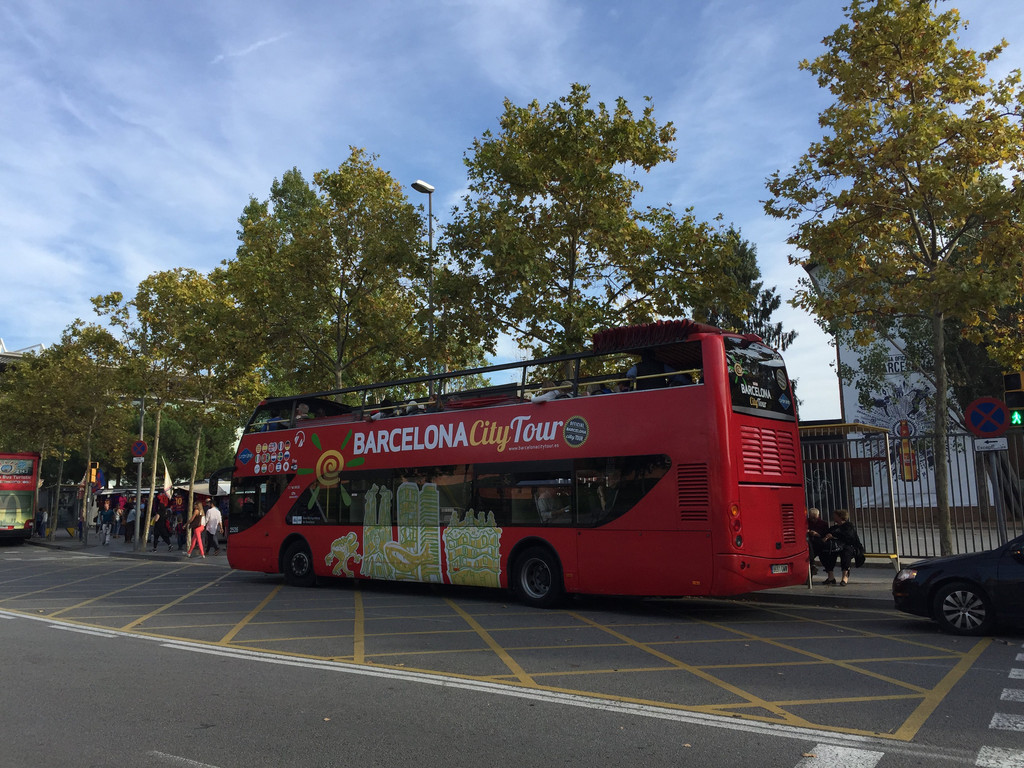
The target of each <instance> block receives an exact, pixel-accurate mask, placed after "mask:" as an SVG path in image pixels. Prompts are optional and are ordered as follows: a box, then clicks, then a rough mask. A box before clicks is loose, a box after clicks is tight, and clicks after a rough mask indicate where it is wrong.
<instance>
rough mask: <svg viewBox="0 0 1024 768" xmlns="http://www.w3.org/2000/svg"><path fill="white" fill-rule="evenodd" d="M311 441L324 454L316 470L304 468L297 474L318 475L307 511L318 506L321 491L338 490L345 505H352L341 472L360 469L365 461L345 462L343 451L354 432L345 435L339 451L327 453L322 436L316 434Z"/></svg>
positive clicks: (361, 458)
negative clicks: (315, 505) (321, 440)
mask: <svg viewBox="0 0 1024 768" xmlns="http://www.w3.org/2000/svg"><path fill="white" fill-rule="evenodd" d="M309 439H310V440H311V441H312V443H313V445H315V446H316V447H317V450H319V451H321V452H322V453H321V454H320V456H319V458H317V460H316V468H315V469H310V468H308V467H304V468H302V469H300V470H298V471H297V472H296V474H299V475H312V474H314V473H315V474H316V484H315V485H314V486H313V492H312V493H311V494H310V495H309V506H308V507H307V509H312V508H313V505H314V504H316V500H317V498H318V497H319V496H320V490H321V489H323V490H329V489H331V488H337V489H338V493H340V494H341V498H342V500H343V501H344V502H345V504H351V503H352V498H351V497H350V496H349V495H348V491H347V490H346V489H345V486H344V485H342V484H341V472H342V470H345V469H351V468H352V467H358V466H360V465H361V464H362V463H363V461H364V460H365V459H364V458H363V457H362V456H360V457H358V458H355V459H351V460H349V461H348V462H346V461H345V454H344V453H343V451H344V450H345V448H346V447H347V446H348V444H349V441H350V440H351V439H352V430H351V429H350V430H349V431H348V434H347V435H345V439H344V440H343V441H342V442H341V446H340V447H339V448H338V449H337V450H335V449H333V448H330V449H328V450H326V451H325V450H324V448H323V446H322V445H321V444H320V436H319V435H318V434H317V433H316V432H314V433H313V434H312V435H310V437H309Z"/></svg>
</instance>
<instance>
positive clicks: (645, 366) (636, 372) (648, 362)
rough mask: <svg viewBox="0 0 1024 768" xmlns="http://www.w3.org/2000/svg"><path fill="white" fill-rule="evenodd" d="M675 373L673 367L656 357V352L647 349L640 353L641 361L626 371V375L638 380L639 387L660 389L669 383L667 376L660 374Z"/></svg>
mask: <svg viewBox="0 0 1024 768" xmlns="http://www.w3.org/2000/svg"><path fill="white" fill-rule="evenodd" d="M664 373H673V370H672V368H670V367H669V366H667V365H665V364H664V363H662V362H660V361H659V360H658V359H657V358H655V357H654V353H653V352H651V351H650V350H645V351H643V352H641V353H640V362H639V363H637V364H636V365H634V366H633V367H632V368H630V369H629V370H628V371H626V376H627V377H628V378H630V379H633V380H634V381H635V382H636V388H637V389H658V388H659V387H664V386H665V385H666V383H667V381H666V378H665V377H664V376H661V375H659V374H664Z"/></svg>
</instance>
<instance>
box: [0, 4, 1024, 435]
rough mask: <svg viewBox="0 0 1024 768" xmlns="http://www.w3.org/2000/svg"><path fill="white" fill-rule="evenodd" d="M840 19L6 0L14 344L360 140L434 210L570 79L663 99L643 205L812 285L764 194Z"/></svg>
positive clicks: (829, 383) (198, 259)
mask: <svg viewBox="0 0 1024 768" xmlns="http://www.w3.org/2000/svg"><path fill="white" fill-rule="evenodd" d="M959 6H960V8H961V11H962V13H963V15H964V16H965V17H967V18H972V19H975V23H974V24H972V26H971V28H970V30H969V34H970V40H969V43H970V44H971V45H974V46H975V47H977V48H979V49H980V48H987V47H990V46H991V45H992V44H994V43H995V42H996V39H997V37H998V36H999V35H1002V36H1006V37H1007V38H1009V39H1010V40H1011V42H1015V43H1017V45H1016V46H1011V48H1010V50H1009V51H1008V52H1007V54H1005V55H1004V60H1003V61H1001V62H1000V63H999V67H997V68H994V71H993V74H998V72H1002V71H1005V69H1006V67H1007V66H1009V65H1010V64H1014V63H1016V64H1019V63H1020V62H1021V61H1022V60H1024V58H1022V57H1024V50H1022V49H1024V20H1022V18H1024V17H1022V15H1021V14H1019V13H1016V12H1015V11H1016V4H1015V3H1011V0H984V2H983V1H982V0H963V1H962V2H961V3H959ZM840 20H841V10H840V6H839V5H837V4H830V3H821V2H820V0H793V2H788V3H764V2H758V1H755V0H729V2H706V3H699V4H697V3H665V2H662V1H661V0H635V1H634V2H631V3H629V4H613V3H594V2H589V1H585V0H550V1H548V2H542V3H522V2H518V1H517V0H500V1H496V2H488V3H478V2H469V1H468V0H446V1H444V2H439V3H437V2H435V3H417V2H412V3H410V2H398V1H397V0H381V2H375V3H370V4H362V5H355V4H341V3H335V2H327V1H324V0H311V2H308V3H300V4H295V3H287V2H283V1H282V0H270V2H266V3H259V4H256V5H253V4H251V3H244V2H241V0H224V1H223V2H218V3H200V2H196V1H195V0H185V1H184V2H180V3H172V4H151V3H130V2H125V0H96V2H91V3H87V4H74V3H57V2H52V0H41V1H40V0H9V2H7V3H5V4H4V6H3V7H2V8H0V98H2V100H3V103H4V105H5V115H6V119H5V120H3V121H2V122H0V146H2V147H3V148H4V151H3V154H2V155H0V234H2V235H3V237H2V239H0V262H2V265H3V272H2V273H0V336H2V337H3V338H4V341H5V343H6V344H7V346H8V347H11V348H20V347H27V346H30V345H33V344H37V343H47V344H49V343H52V342H54V341H55V340H57V339H58V338H59V336H60V332H61V330H62V329H63V328H64V327H65V326H67V325H68V324H69V323H70V322H72V321H73V320H74V319H75V317H83V318H85V319H88V320H92V319H93V315H92V312H91V307H90V304H89V297H91V296H94V295H98V294H101V293H107V292H109V291H112V290H120V291H122V292H124V293H126V294H128V295H131V294H133V293H134V291H135V289H136V287H137V284H138V282H139V280H140V279H142V278H143V277H145V276H146V275H148V274H150V273H151V272H153V271H156V270H162V269H171V268H174V267H179V266H189V267H194V268H198V269H203V270H206V269H210V268H212V267H214V266H216V265H217V264H218V263H219V262H220V261H221V260H223V259H226V258H229V257H231V256H232V254H233V253H234V250H235V247H236V245H237V243H236V237H235V231H236V229H237V217H238V216H239V214H240V213H241V211H242V208H243V207H244V206H245V204H246V202H247V201H248V198H249V196H250V195H254V196H256V197H259V198H265V197H266V196H267V194H268V192H269V189H270V184H271V181H272V180H273V179H274V178H275V177H280V176H281V174H282V173H284V172H285V171H286V170H288V169H289V168H291V167H293V166H297V167H298V168H299V169H300V170H302V172H303V173H304V174H305V175H306V176H307V178H308V177H310V176H312V174H313V173H314V172H315V171H317V170H319V169H321V168H335V167H337V166H338V165H339V164H340V163H341V162H343V161H344V160H345V158H346V157H347V156H348V152H349V146H350V145H355V146H360V147H365V148H367V149H368V150H369V151H370V152H372V153H375V154H377V155H379V157H380V160H379V162H380V164H381V165H382V167H384V168H386V169H387V170H389V171H391V172H392V173H393V175H394V176H395V177H396V178H397V179H399V180H400V181H401V182H402V183H403V184H406V185H408V184H410V183H411V182H412V181H413V180H415V179H417V178H423V179H426V180H427V181H429V182H430V183H432V184H434V185H435V187H436V188H437V193H436V194H435V195H434V198H435V199H434V213H435V215H436V216H437V218H438V219H439V221H440V223H442V224H443V223H444V222H445V221H446V220H447V217H448V211H449V210H450V208H451V206H452V205H454V204H456V203H457V202H458V199H459V197H460V196H461V195H462V194H463V193H464V191H465V188H466V175H465V169H464V167H463V164H462V158H463V153H464V152H465V151H466V149H467V148H468V147H469V146H470V145H471V143H472V141H473V139H474V138H475V137H478V136H480V135H481V134H482V133H483V132H484V131H485V130H486V129H488V128H491V129H493V128H495V127H496V122H497V117H498V116H499V115H500V114H501V112H502V101H503V99H505V98H511V99H512V100H513V101H514V102H515V103H517V104H525V103H526V102H528V101H531V100H533V99H537V100H538V101H540V102H541V103H542V104H544V103H547V102H549V101H552V100H554V99H557V98H558V97H560V96H562V95H565V94H566V93H568V91H569V86H570V84H571V83H572V82H582V83H587V84H590V85H591V86H592V91H593V94H594V96H595V98H596V99H600V100H604V101H606V102H611V101H613V100H614V99H615V98H616V97H618V96H623V97H625V98H626V99H627V100H628V101H629V103H630V106H631V107H633V109H634V111H639V110H640V109H642V107H643V103H642V97H643V96H647V95H649V96H651V97H653V99H654V107H655V113H656V115H657V117H658V119H659V120H672V121H674V122H675V123H676V125H677V127H678V130H679V134H678V142H677V148H678V151H679V158H680V159H679V162H677V163H676V164H674V166H671V167H659V168H658V169H656V170H655V172H654V173H652V174H649V175H647V176H644V177H642V178H641V181H642V183H644V185H645V188H646V192H645V199H644V203H650V204H658V205H661V204H664V203H666V202H668V201H671V202H673V204H674V205H675V206H676V207H677V209H678V208H682V207H685V206H687V205H694V206H696V210H697V215H698V216H700V217H702V218H710V217H712V216H714V215H715V214H717V213H719V212H721V213H722V214H723V215H724V217H725V220H726V221H727V222H733V223H735V224H736V225H737V226H738V227H740V229H741V230H742V232H743V234H744V236H745V237H747V239H749V240H750V241H751V242H753V243H754V244H755V245H756V246H757V248H758V253H759V256H760V259H761V266H762V270H763V272H764V275H765V278H766V281H767V282H768V283H769V284H773V285H776V286H778V288H779V291H780V293H781V294H782V295H783V296H784V297H789V296H790V295H792V291H793V287H794V286H795V283H796V280H797V279H799V277H800V276H801V275H800V274H799V271H798V270H797V269H796V268H794V267H791V266H789V265H788V264H787V262H786V256H787V255H788V253H789V252H790V249H789V247H788V246H786V244H785V238H786V236H787V234H788V230H787V227H786V225H785V224H784V223H781V222H777V221H774V220H770V219H767V218H766V217H765V215H764V213H763V210H762V208H761V204H760V203H759V202H758V201H759V200H761V199H763V198H764V197H765V196H766V192H765V190H764V178H765V176H766V175H767V174H768V173H770V172H771V171H772V170H774V169H776V168H780V169H786V168H788V167H790V166H791V165H792V164H793V163H794V162H795V161H796V159H797V158H798V157H799V155H800V154H801V153H802V152H803V151H804V150H805V149H806V147H807V144H808V143H809V141H810V140H812V139H813V138H814V134H815V132H816V131H817V130H818V129H817V124H816V115H817V113H818V111H820V109H821V107H822V105H823V104H824V103H825V97H826V95H823V94H822V93H821V92H820V91H819V90H818V88H817V86H816V84H815V83H814V82H813V78H811V77H810V75H808V74H807V73H802V72H799V71H798V70H797V67H796V65H797V61H798V60H799V59H800V58H803V57H805V56H813V55H815V53H816V52H818V50H820V41H821V38H822V37H824V36H825V35H826V34H828V33H830V32H831V31H832V29H834V27H835V26H836V24H837V23H838V22H839V21H840ZM1015 38H1016V39H1015ZM997 70H998V71H997ZM12 116H13V119H12ZM410 196H411V199H413V201H414V202H416V203H424V202H425V201H424V200H422V197H421V196H417V195H415V194H414V193H412V192H410ZM782 319H783V321H784V322H785V323H786V324H787V326H789V327H795V328H797V329H798V330H800V333H801V336H800V338H799V339H798V341H797V343H796V345H795V346H794V347H793V348H792V349H791V350H790V352H789V354H788V359H789V365H790V371H791V374H792V375H793V376H794V377H797V378H798V379H799V380H800V383H801V391H800V394H801V396H802V397H803V399H804V401H805V402H804V411H803V412H804V415H805V416H806V417H813V418H818V417H825V416H829V415H838V394H837V389H836V387H835V376H834V372H833V371H832V370H831V369H830V368H829V362H830V361H831V360H832V359H833V358H834V353H833V351H832V350H831V348H829V347H828V346H827V343H826V341H825V339H824V337H823V336H822V335H821V332H820V331H819V330H818V329H817V328H816V327H815V326H814V325H813V323H812V322H811V321H810V319H809V318H807V317H806V316H805V315H804V314H803V313H800V312H797V311H796V310H792V309H787V310H786V311H785V313H784V314H783V315H782ZM501 354H502V355H505V356H509V357H511V356H514V355H515V351H514V350H512V349H511V348H509V345H508V344H505V343H503V344H502V345H501ZM833 393H835V394H833ZM812 414H813V416H812Z"/></svg>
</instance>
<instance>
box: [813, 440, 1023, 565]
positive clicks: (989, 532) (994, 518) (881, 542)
mask: <svg viewBox="0 0 1024 768" xmlns="http://www.w3.org/2000/svg"><path fill="white" fill-rule="evenodd" d="M1006 437H1007V448H1006V449H1005V450H979V448H981V447H990V444H986V443H983V442H981V441H978V440H977V439H976V438H974V437H972V436H971V435H969V434H966V433H956V434H951V435H950V436H949V450H948V466H949V492H948V499H949V506H950V522H951V528H952V545H953V553H954V554H959V553H967V552H979V551H982V550H986V549H992V548H993V547H996V546H999V545H1000V544H1002V543H1003V542H1005V541H1008V540H1009V539H1011V538H1013V537H1015V536H1018V535H1020V534H1021V533H1024V504H1022V494H1021V477H1022V474H1024V471H1022V470H1024V433H1021V432H1020V431H1014V432H1011V433H1008V434H1007V436H1006ZM800 440H801V446H802V451H803V462H804V482H805V489H806V493H807V506H808V507H817V508H818V509H820V510H821V513H822V517H824V518H825V519H829V518H830V517H831V513H832V511H833V510H835V509H848V510H850V517H851V519H852V520H853V522H854V524H855V525H856V526H857V531H858V533H859V534H860V537H861V540H862V541H863V542H864V547H865V549H866V551H867V553H868V555H869V556H874V557H888V558H891V559H892V560H893V562H894V564H896V565H898V564H899V559H900V558H904V557H905V558H923V557H933V556H936V555H939V554H941V547H940V543H939V525H938V509H937V504H936V493H935V457H936V451H935V442H934V439H932V438H931V437H919V438H911V437H908V436H901V435H893V434H892V433H891V432H890V431H889V430H887V429H884V428H882V427H871V426H867V425H863V424H841V425H830V426H826V427H806V428H801V430H800Z"/></svg>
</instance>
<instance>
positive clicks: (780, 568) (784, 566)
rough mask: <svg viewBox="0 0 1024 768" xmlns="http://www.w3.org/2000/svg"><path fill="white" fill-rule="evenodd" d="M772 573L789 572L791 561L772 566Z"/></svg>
mask: <svg viewBox="0 0 1024 768" xmlns="http://www.w3.org/2000/svg"><path fill="white" fill-rule="evenodd" d="M772 573H789V563H781V564H779V565H773V566H772Z"/></svg>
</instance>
